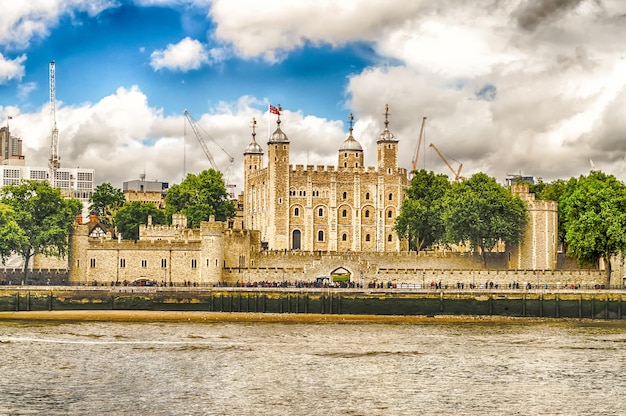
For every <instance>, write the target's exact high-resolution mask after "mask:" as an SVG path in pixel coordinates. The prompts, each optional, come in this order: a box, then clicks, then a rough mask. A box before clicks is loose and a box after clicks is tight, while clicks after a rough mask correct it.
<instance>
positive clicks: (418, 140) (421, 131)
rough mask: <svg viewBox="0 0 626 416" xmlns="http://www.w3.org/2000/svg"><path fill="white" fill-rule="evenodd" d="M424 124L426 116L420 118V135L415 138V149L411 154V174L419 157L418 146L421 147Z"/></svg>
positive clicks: (415, 168) (413, 172)
mask: <svg viewBox="0 0 626 416" xmlns="http://www.w3.org/2000/svg"><path fill="white" fill-rule="evenodd" d="M425 124H426V116H424V118H423V119H422V128H421V129H420V135H419V137H418V138H417V150H415V155H414V156H413V160H412V161H411V176H413V175H414V174H415V171H416V170H417V162H418V159H419V157H420V148H421V147H422V142H423V141H424V125H425Z"/></svg>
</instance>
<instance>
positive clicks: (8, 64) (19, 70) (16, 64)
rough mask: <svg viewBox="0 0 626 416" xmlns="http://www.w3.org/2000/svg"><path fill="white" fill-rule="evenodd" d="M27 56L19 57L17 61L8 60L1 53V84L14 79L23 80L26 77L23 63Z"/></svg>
mask: <svg viewBox="0 0 626 416" xmlns="http://www.w3.org/2000/svg"><path fill="white" fill-rule="evenodd" d="M25 60H26V55H21V56H18V57H17V58H15V59H7V58H5V57H4V55H2V54H1V53H0V84H5V83H6V82H7V81H11V80H14V79H18V80H19V79H22V77H23V76H24V65H23V62H24V61H25Z"/></svg>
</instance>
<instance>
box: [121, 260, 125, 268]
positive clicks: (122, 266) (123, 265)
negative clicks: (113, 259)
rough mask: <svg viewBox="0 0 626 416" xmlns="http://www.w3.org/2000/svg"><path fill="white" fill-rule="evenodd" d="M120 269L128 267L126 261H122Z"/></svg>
mask: <svg viewBox="0 0 626 416" xmlns="http://www.w3.org/2000/svg"><path fill="white" fill-rule="evenodd" d="M120 267H121V268H122V269H123V268H124V267H126V259H120Z"/></svg>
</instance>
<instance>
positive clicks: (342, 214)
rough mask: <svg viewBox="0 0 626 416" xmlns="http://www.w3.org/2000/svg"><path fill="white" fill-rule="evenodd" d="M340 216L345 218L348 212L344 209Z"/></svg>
mask: <svg viewBox="0 0 626 416" xmlns="http://www.w3.org/2000/svg"><path fill="white" fill-rule="evenodd" d="M341 216H342V217H344V218H346V217H347V216H348V210H346V209H344V210H343V211H341Z"/></svg>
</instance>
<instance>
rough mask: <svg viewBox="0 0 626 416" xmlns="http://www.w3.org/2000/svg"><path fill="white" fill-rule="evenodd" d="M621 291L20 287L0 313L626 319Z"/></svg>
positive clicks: (2, 293)
mask: <svg viewBox="0 0 626 416" xmlns="http://www.w3.org/2000/svg"><path fill="white" fill-rule="evenodd" d="M624 300H626V291H613V290H612V291H603V290H575V289H574V290H566V289H563V290H554V291H545V290H485V289H482V290H480V289H479V290H458V289H439V290H437V289H435V290H432V289H421V290H416V289H366V288H356V289H339V288H278V289H277V288H241V287H239V288H237V287H228V288H225V287H214V288H170V287H132V286H129V287H89V286H50V287H46V286H37V287H35V286H19V287H17V286H16V287H9V286H7V287H2V288H0V312H35V311H80V310H87V311H88V310H91V311H115V310H122V311H142V310H143V311H164V312H165V311H179V312H191V311H193V312H228V313H235V314H236V313H244V312H245V313H256V314H318V315H325V316H329V315H342V316H348V315H355V316H364V315H373V316H422V317H436V316H502V317H530V318H580V319H583V318H589V319H618V320H621V319H624V312H623V304H624Z"/></svg>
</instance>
